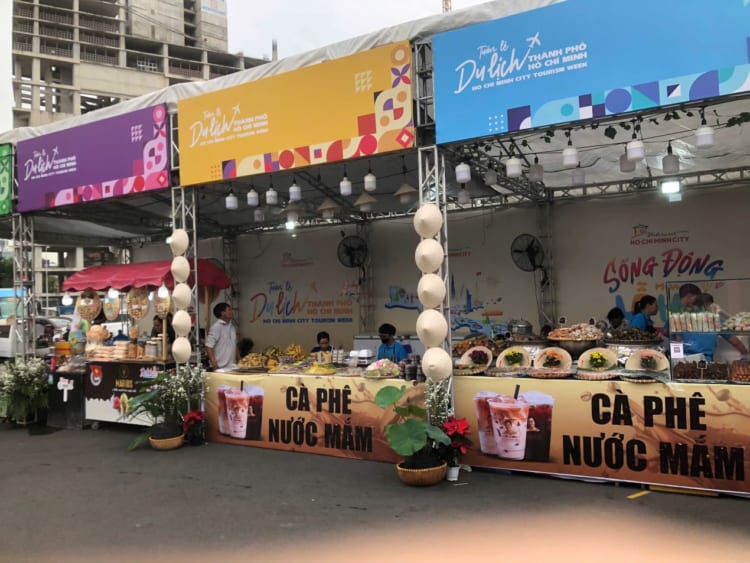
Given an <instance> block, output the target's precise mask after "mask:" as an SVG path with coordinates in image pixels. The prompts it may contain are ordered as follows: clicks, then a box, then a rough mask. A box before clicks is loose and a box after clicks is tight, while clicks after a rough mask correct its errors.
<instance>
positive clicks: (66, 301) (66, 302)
mask: <svg viewBox="0 0 750 563" xmlns="http://www.w3.org/2000/svg"><path fill="white" fill-rule="evenodd" d="M60 302H61V303H62V304H63V305H65V306H66V307H68V306H69V305H72V304H73V298H72V297H71V296H70V293H68V292H67V291H66V292H65V293H64V294H63V296H62V299H61V300H60Z"/></svg>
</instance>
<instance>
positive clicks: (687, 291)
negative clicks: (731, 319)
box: [676, 283, 748, 362]
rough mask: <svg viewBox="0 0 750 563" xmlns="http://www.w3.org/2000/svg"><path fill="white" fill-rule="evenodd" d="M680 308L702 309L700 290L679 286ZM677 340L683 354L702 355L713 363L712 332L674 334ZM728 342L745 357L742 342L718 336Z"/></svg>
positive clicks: (688, 286)
mask: <svg viewBox="0 0 750 563" xmlns="http://www.w3.org/2000/svg"><path fill="white" fill-rule="evenodd" d="M679 296H680V307H681V308H682V310H683V311H691V312H692V311H700V310H703V308H704V303H703V300H702V293H701V290H700V288H699V287H698V286H697V285H695V284H693V283H685V284H682V285H681V286H680V292H679ZM676 334H677V340H678V341H682V346H683V350H684V353H685V354H686V355H690V354H703V356H704V357H705V358H706V360H708V361H709V362H712V361H714V353H715V351H716V333H712V332H681V333H676ZM719 336H721V337H722V338H723V339H724V340H726V341H727V342H729V343H730V344H731V345H732V346H733V347H734V349H735V350H737V351H738V352H739V353H740V354H742V356H743V357H746V356H747V353H748V352H747V348H746V347H745V345H744V344H743V343H742V341H741V340H740V339H739V338H737V336H735V335H733V334H719Z"/></svg>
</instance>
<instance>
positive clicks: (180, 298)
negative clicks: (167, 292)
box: [172, 283, 193, 309]
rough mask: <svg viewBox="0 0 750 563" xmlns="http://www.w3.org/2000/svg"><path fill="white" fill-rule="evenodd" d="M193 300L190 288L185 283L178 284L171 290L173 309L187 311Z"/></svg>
mask: <svg viewBox="0 0 750 563" xmlns="http://www.w3.org/2000/svg"><path fill="white" fill-rule="evenodd" d="M192 299H193V294H192V292H191V291H190V286H189V285H188V284H186V283H178V284H177V285H176V286H174V289H173V290H172V303H174V306H175V309H187V308H189V307H190V302H191V301H192Z"/></svg>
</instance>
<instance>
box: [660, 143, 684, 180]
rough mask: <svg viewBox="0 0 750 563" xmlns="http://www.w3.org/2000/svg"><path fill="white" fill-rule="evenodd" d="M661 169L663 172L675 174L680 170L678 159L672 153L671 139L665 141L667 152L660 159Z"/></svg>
mask: <svg viewBox="0 0 750 563" xmlns="http://www.w3.org/2000/svg"><path fill="white" fill-rule="evenodd" d="M661 169H662V171H663V172H664V173H665V174H677V173H678V172H679V171H680V159H679V157H678V156H677V155H676V154H672V141H669V143H667V154H666V155H665V156H664V158H662V159H661Z"/></svg>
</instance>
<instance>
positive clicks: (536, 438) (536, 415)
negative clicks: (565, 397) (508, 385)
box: [519, 391, 555, 461]
mask: <svg viewBox="0 0 750 563" xmlns="http://www.w3.org/2000/svg"><path fill="white" fill-rule="evenodd" d="M519 398H520V399H523V400H524V401H526V402H527V403H528V404H529V421H528V424H527V425H526V453H525V454H524V459H526V460H529V461H549V445H550V441H551V439H552V407H553V406H554V405H555V399H554V398H553V397H552V396H551V395H547V394H546V393H542V392H540V391H526V392H524V393H521V394H520V395H519Z"/></svg>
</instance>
